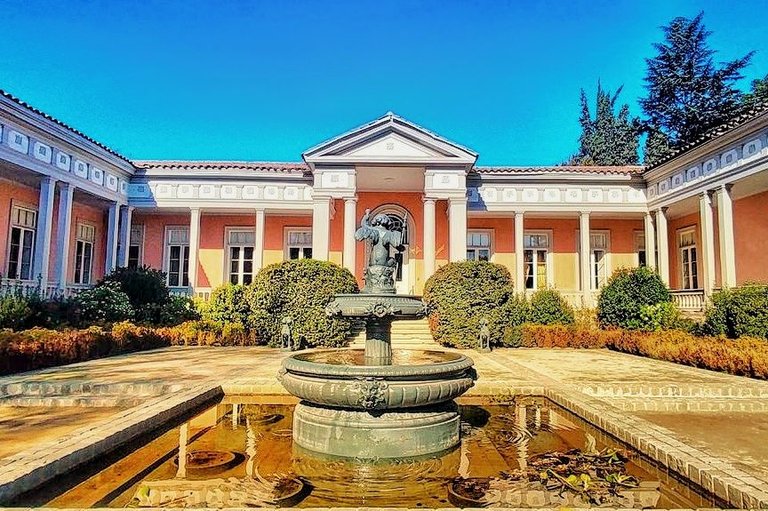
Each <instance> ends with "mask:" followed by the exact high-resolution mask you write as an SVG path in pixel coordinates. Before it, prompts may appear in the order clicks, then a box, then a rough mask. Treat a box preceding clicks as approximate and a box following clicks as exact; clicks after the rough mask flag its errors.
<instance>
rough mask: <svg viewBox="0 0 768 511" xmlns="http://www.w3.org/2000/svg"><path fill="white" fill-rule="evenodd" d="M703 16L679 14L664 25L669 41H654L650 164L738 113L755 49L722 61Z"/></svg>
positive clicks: (647, 109) (649, 81)
mask: <svg viewBox="0 0 768 511" xmlns="http://www.w3.org/2000/svg"><path fill="white" fill-rule="evenodd" d="M703 17H704V13H699V15H698V16H696V17H695V18H693V19H689V18H685V17H677V18H675V19H673V20H672V22H671V23H670V24H669V25H666V26H664V27H662V30H663V32H664V41H663V42H661V43H656V44H654V48H655V50H656V55H655V56H654V57H653V58H650V59H646V64H647V66H648V70H647V72H646V75H645V88H646V90H647V96H646V97H645V98H641V99H640V106H641V107H642V109H643V113H644V114H645V116H646V120H645V122H644V124H645V129H646V131H647V132H648V133H649V134H651V135H653V136H649V137H648V140H647V142H646V156H645V163H647V164H652V163H653V162H654V161H657V160H658V158H660V157H663V156H664V155H666V154H668V153H669V151H670V150H671V149H672V148H674V147H676V146H680V145H682V144H684V143H686V142H689V141H692V140H695V139H696V138H697V137H698V136H700V135H701V134H702V133H704V132H705V131H706V130H707V129H709V128H710V127H712V126H713V125H716V124H718V123H719V122H722V121H723V120H724V119H725V118H727V117H730V116H732V115H733V114H734V113H735V111H736V109H737V108H738V106H739V105H740V103H741V100H742V93H741V92H740V91H739V90H738V89H737V88H736V87H735V86H734V84H735V83H736V82H737V81H738V80H740V79H741V78H743V77H742V74H741V71H742V70H743V69H744V68H745V67H746V66H747V65H748V64H749V62H750V60H751V59H752V55H753V54H754V52H749V53H748V54H746V55H745V56H743V57H741V58H738V59H735V60H732V61H730V62H723V63H720V64H719V65H716V64H715V62H714V60H713V56H714V55H715V53H716V52H715V50H713V49H711V48H710V47H709V43H708V38H709V36H710V35H711V32H710V31H708V30H707V29H706V27H705V26H704V23H703V21H702V20H703ZM661 135H663V136H664V137H665V138H666V141H665V142H664V143H662V142H661V140H662V137H661ZM665 146H666V147H667V149H666V150H665V149H664V147H665Z"/></svg>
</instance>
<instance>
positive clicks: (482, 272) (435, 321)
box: [424, 261, 527, 348]
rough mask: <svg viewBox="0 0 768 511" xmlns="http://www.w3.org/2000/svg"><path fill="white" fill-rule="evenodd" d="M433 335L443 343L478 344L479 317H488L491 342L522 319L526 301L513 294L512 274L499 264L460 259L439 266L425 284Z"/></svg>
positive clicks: (467, 345) (497, 340) (470, 346)
mask: <svg viewBox="0 0 768 511" xmlns="http://www.w3.org/2000/svg"><path fill="white" fill-rule="evenodd" d="M424 302H425V303H426V304H427V306H428V307H429V310H430V311H431V312H430V315H429V327H430V330H431V331H432V337H434V339H435V340H436V341H437V342H439V343H440V344H443V345H445V346H455V347H462V348H474V347H476V346H477V342H478V340H477V339H478V333H479V331H480V320H481V319H482V318H486V319H487V320H488V328H489V330H490V333H491V344H495V345H499V344H500V343H501V342H502V337H503V334H504V330H505V328H508V327H510V326H514V325H519V324H522V323H523V322H524V321H525V318H526V315H527V312H526V309H527V308H526V303H525V301H524V300H519V299H517V298H516V297H515V290H514V286H513V285H512V276H511V275H510V274H509V271H508V270H507V269H506V268H505V267H504V266H501V265H499V264H494V263H490V262H486V261H462V262H457V263H450V264H447V265H445V266H443V267H441V268H440V269H438V270H437V271H436V272H435V274H434V275H432V276H431V277H430V278H429V279H428V280H427V282H426V284H425V286H424Z"/></svg>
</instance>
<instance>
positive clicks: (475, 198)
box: [467, 185, 646, 209]
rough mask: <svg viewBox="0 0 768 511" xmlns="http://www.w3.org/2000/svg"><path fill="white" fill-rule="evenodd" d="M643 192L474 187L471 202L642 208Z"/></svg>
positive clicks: (623, 188)
mask: <svg viewBox="0 0 768 511" xmlns="http://www.w3.org/2000/svg"><path fill="white" fill-rule="evenodd" d="M645 200H646V199H645V194H644V193H643V190H641V189H638V188H634V187H631V186H613V187H594V186H593V187H590V186H583V187H573V186H572V187H567V188H564V187H558V186H541V187H532V186H525V187H520V186H514V185H509V186H488V185H481V186H479V187H473V186H470V187H469V188H468V189H467V201H468V203H469V205H470V207H471V208H473V209H482V207H483V206H490V205H503V204H547V205H553V204H569V205H574V204H642V203H644V202H645Z"/></svg>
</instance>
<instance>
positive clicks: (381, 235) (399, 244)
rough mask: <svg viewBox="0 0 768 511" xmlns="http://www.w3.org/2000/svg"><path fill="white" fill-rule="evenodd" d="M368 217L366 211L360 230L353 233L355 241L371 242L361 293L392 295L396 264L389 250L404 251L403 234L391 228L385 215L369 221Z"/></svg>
mask: <svg viewBox="0 0 768 511" xmlns="http://www.w3.org/2000/svg"><path fill="white" fill-rule="evenodd" d="M370 215H371V210H370V209H366V210H365V215H363V218H362V220H360V228H359V229H358V230H357V231H356V232H355V239H356V240H357V241H364V240H370V242H371V256H370V258H369V259H368V267H367V268H366V269H365V276H364V279H365V288H364V289H363V291H362V292H363V293H393V294H394V292H395V279H394V274H395V270H396V269H397V262H396V261H395V258H394V257H390V255H389V252H390V249H391V248H394V249H395V250H397V251H398V252H402V251H403V250H405V247H404V246H403V233H402V232H401V231H399V230H394V229H393V228H392V219H390V218H389V217H388V216H387V215H385V214H379V215H376V216H375V217H374V218H373V220H371V221H369V218H370Z"/></svg>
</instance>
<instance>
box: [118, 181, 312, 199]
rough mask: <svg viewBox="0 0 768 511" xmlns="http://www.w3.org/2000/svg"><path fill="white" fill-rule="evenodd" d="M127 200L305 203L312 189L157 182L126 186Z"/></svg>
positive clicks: (286, 185) (272, 185)
mask: <svg viewBox="0 0 768 511" xmlns="http://www.w3.org/2000/svg"><path fill="white" fill-rule="evenodd" d="M126 191H127V195H128V198H129V199H130V200H135V201H142V200H147V199H172V200H178V199H184V200H187V199H197V200H201V201H206V200H210V201H213V200H215V201H221V202H222V203H226V202H227V201H267V202H281V201H285V202H296V203H300V202H308V201H310V200H311V199H312V187H310V186H308V185H303V186H299V185H295V184H283V183H270V184H265V185H253V184H245V183H183V182H182V183H178V182H162V181H161V182H158V181H150V182H149V183H126Z"/></svg>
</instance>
